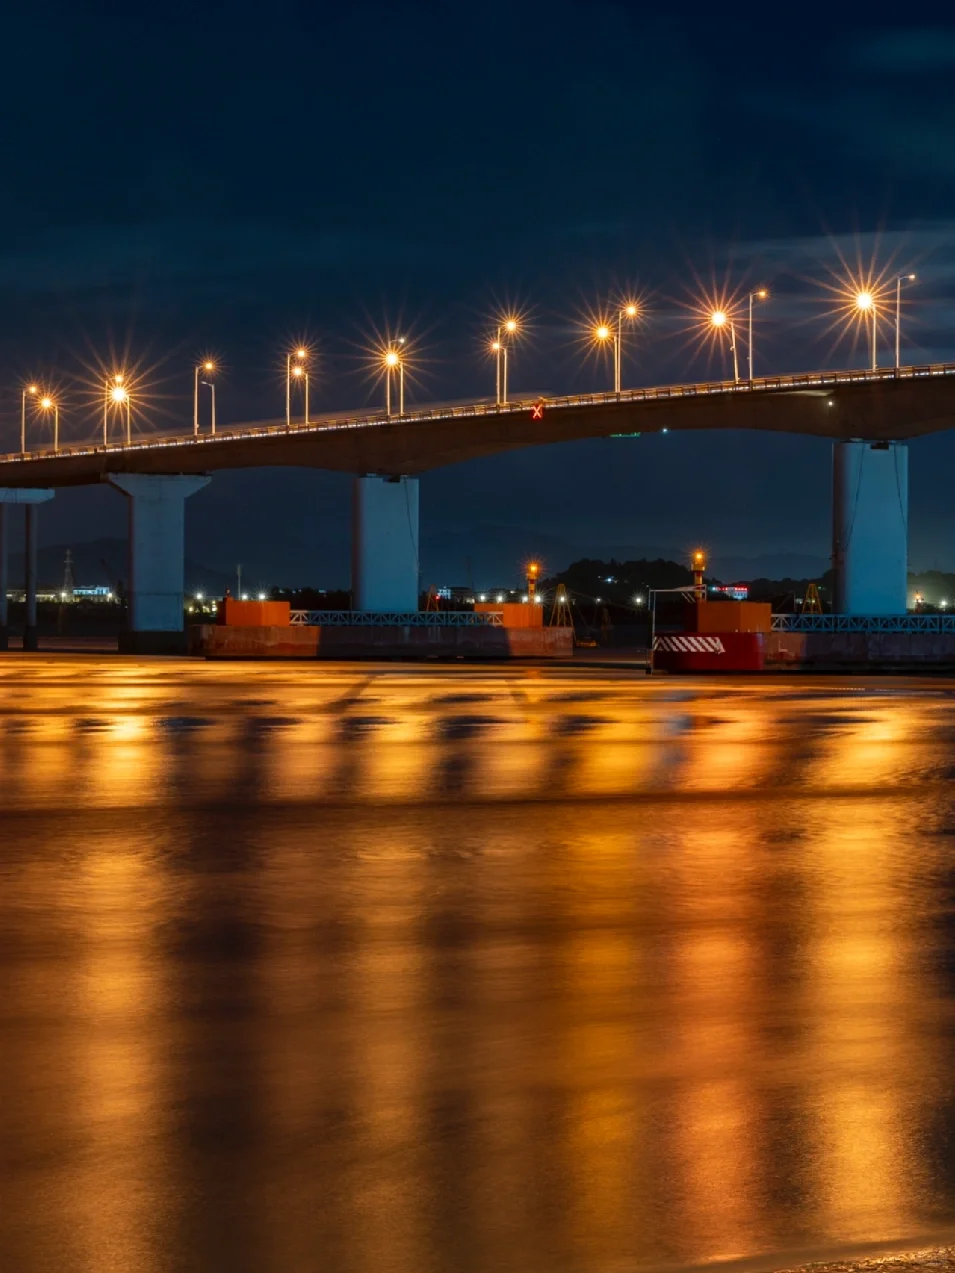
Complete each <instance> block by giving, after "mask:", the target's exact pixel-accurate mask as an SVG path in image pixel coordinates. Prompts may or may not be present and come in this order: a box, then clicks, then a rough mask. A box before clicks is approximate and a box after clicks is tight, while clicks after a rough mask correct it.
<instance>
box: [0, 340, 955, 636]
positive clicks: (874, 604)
mask: <svg viewBox="0 0 955 1273" xmlns="http://www.w3.org/2000/svg"><path fill="white" fill-rule="evenodd" d="M953 424H955V363H941V364H932V365H927V366H909V367H893V368H885V369H872V370H865V371H862V370H858V371H821V372H805V373H800V374H796V375H790V376H767V377H761V378H759V379H754V380H743V381H716V382H703V383H698V384H685V385H664V386H659V387H655V388H645V389H632V390H625V391H622V392H619V393H616V392H615V393H588V394H577V395H565V396H559V397H546V398H533V399H529V398H525V399H522V400H518V401H510V402H507V403H503V404H498V403H494V402H476V403H464V404H438V405H434V406H430V407H424V408H420V409H416V410H413V411H406V412H405V413H404V414H403V415H401V416H387V415H382V414H380V413H372V414H367V415H349V414H337V415H329V416H324V417H323V418H321V419H319V420H309V421H308V422H301V423H297V424H293V425H291V426H288V425H287V424H286V422H285V420H282V421H279V422H276V421H260V422H253V423H248V424H240V425H234V426H231V427H229V428H227V429H224V430H222V429H220V431H219V432H217V433H216V434H210V433H204V434H200V435H198V436H196V435H195V434H194V433H193V432H192V431H190V432H188V433H173V434H168V433H159V432H155V433H146V434H140V435H139V436H137V437H135V438H133V439H131V440H130V441H129V442H128V443H127V442H109V443H107V444H105V445H104V444H85V445H66V446H57V447H56V448H55V449H54V448H49V447H47V448H40V449H37V450H31V451H29V452H27V453H25V454H21V453H14V454H9V455H4V456H0V646H2V644H3V642H4V638H5V633H6V621H7V615H6V592H7V572H6V547H5V543H6V536H5V533H4V527H5V521H6V517H5V514H6V507H7V505H8V504H24V505H25V507H26V525H27V537H26V542H27V563H28V564H27V602H28V604H27V610H28V614H27V644H28V645H31V644H35V630H36V619H35V590H36V589H35V578H36V570H35V559H36V545H37V535H36V522H37V510H38V505H39V504H40V503H41V502H43V501H45V500H48V499H49V498H51V497H52V495H53V492H54V491H55V489H57V488H59V487H66V486H79V485H88V484H92V483H98V482H102V481H107V482H109V483H110V484H111V485H113V486H114V487H115V488H116V489H117V490H119V491H120V492H122V493H123V494H124V495H126V496H127V498H128V499H129V504H130V571H129V574H130V646H131V647H132V648H150V647H151V646H153V645H156V644H157V643H158V644H159V645H164V644H166V643H167V642H168V639H169V638H170V637H175V636H176V635H181V633H182V622H183V619H182V601H183V529H184V507H183V505H184V501H185V499H186V498H187V497H188V496H189V495H191V494H192V493H194V492H195V491H197V490H199V489H201V487H202V486H204V485H205V484H206V483H207V482H208V481H209V480H210V476H209V475H210V474H211V473H214V472H216V471H219V470H222V469H234V468H252V467H260V466H270V465H281V466H299V467H311V468H322V469H329V470H333V471H338V472H346V473H353V474H354V475H355V477H356V482H355V494H354V508H353V554H352V555H353V563H352V586H353V600H354V604H355V608H356V609H359V610H364V611H379V612H383V611H388V612H401V611H410V610H414V609H415V608H416V606H417V597H418V476H419V475H420V474H421V473H424V472H427V471H429V470H431V469H435V468H439V467H442V466H444V465H448V464H456V463H461V462H463V461H465V460H470V459H476V458H479V457H481V456H488V455H494V454H497V453H500V452H504V451H509V450H516V449H519V448H523V447H529V446H541V445H548V444H553V443H556V442H568V441H579V440H583V439H589V438H607V437H613V436H619V435H631V434H636V433H655V432H667V431H674V432H675V431H679V430H688V429H752V430H757V431H760V432H777V433H802V434H808V435H812V436H816V437H823V438H829V439H831V440H832V441H833V442H834V443H835V447H834V465H833V478H834V482H833V509H834V518H833V563H834V566H835V567H836V579H837V589H836V608H837V609H838V610H839V612H840V613H843V614H848V615H851V614H886V615H889V614H898V613H904V612H905V608H906V569H907V534H908V464H907V458H908V455H907V448H906V446H905V442H906V440H908V439H910V438H913V437H919V436H922V435H925V434H929V433H933V432H938V431H940V430H942V429H947V428H951V427H952V425H953ZM31 562H33V563H34V564H33V566H32V568H31ZM31 579H32V581H33V586H32V589H31V586H30V581H31ZM31 593H32V598H31ZM31 619H32V622H31Z"/></svg>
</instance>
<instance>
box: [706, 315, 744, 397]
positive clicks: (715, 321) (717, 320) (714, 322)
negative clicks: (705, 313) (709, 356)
mask: <svg viewBox="0 0 955 1273" xmlns="http://www.w3.org/2000/svg"><path fill="white" fill-rule="evenodd" d="M710 325H711V326H712V327H715V328H716V330H717V331H722V330H723V328H725V327H728V328H729V333H730V353H731V354H732V355H733V380H734V381H735V382H736V384H739V355H738V354H737V352H736V324H735V323H734V322H733V320H732V319H731V318H730V317H729V315H728V314H727V313H726V311H725V310H722V309H714V310H713V312H712V314H710Z"/></svg>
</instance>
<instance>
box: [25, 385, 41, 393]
mask: <svg viewBox="0 0 955 1273" xmlns="http://www.w3.org/2000/svg"><path fill="white" fill-rule="evenodd" d="M39 392H40V391H39V389H38V388H37V387H36V385H27V393H39Z"/></svg>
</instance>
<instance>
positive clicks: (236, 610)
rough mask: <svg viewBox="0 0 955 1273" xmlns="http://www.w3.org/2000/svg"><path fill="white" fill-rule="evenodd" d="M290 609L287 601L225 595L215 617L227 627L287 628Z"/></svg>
mask: <svg viewBox="0 0 955 1273" xmlns="http://www.w3.org/2000/svg"><path fill="white" fill-rule="evenodd" d="M290 611H291V606H290V605H289V603H288V602H287V601H238V600H236V598H235V597H226V598H224V600H223V601H222V602H221V603H220V605H219V610H218V613H217V615H216V618H217V620H218V622H219V623H220V624H224V625H225V626H226V627H229V628H287V627H288V626H289V624H290V622H291V620H290Z"/></svg>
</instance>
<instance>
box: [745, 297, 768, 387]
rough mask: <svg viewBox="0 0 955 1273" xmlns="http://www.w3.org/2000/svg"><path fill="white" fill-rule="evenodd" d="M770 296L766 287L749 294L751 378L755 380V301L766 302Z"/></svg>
mask: <svg viewBox="0 0 955 1273" xmlns="http://www.w3.org/2000/svg"><path fill="white" fill-rule="evenodd" d="M768 295H769V292H767V291H766V288H765V287H760V288H758V289H757V290H756V291H755V292H750V294H749V342H748V348H749V378H750V380H752V378H753V301H754V300H757V301H764V300H765V299H766V297H767V296H768Z"/></svg>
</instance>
